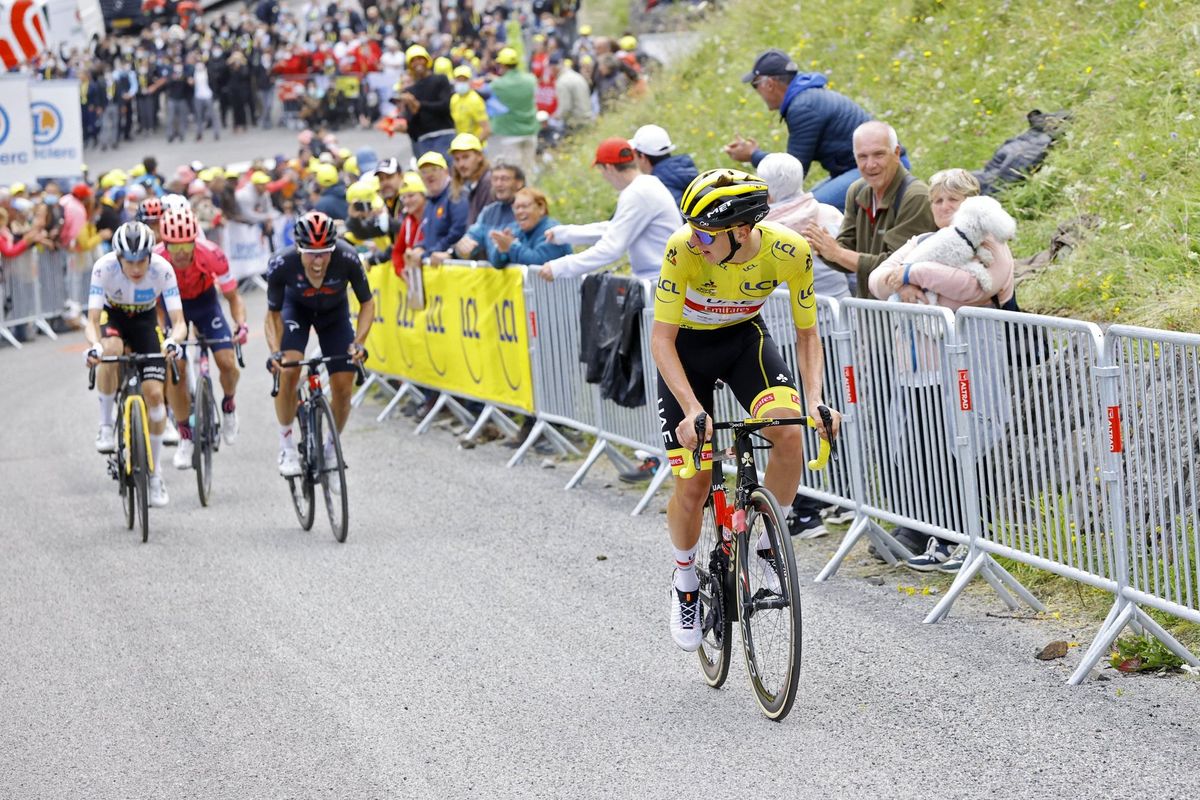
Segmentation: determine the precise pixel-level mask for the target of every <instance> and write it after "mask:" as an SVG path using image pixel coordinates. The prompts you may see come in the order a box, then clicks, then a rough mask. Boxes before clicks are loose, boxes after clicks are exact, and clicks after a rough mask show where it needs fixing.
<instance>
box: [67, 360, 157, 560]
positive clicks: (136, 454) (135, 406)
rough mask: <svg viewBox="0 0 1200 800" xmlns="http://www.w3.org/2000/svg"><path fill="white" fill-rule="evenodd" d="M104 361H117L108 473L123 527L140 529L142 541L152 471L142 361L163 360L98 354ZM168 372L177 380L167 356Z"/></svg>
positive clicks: (146, 535)
mask: <svg viewBox="0 0 1200 800" xmlns="http://www.w3.org/2000/svg"><path fill="white" fill-rule="evenodd" d="M99 360H100V362H101V363H104V364H119V365H120V367H119V369H120V376H119V378H118V380H117V397H116V406H117V408H118V409H119V413H118V414H117V427H116V442H117V447H116V450H114V451H113V453H111V454H110V455H109V457H108V474H109V475H110V476H111V477H112V478H113V480H115V481H116V482H117V490H118V491H119V492H120V494H121V505H122V507H123V508H124V509H125V527H127V528H129V529H130V530H132V529H133V526H134V524H135V523H136V524H138V525H139V526H140V527H141V529H142V541H143V542H146V541H149V539H150V476H151V475H153V474H154V455H153V450H152V449H151V447H150V415H149V413H148V411H147V409H146V400H145V398H143V397H142V371H141V369H140V367H141V365H142V364H145V363H148V362H152V361H164V360H167V359H166V356H163V355H159V354H157V353H156V354H152V355H146V354H142V353H134V354H131V355H123V356H100V359H99ZM167 364H168V366H169V367H170V368H171V376H172V378H174V379H175V380H179V368H178V367H177V366H176V365H175V362H174V361H173V360H167ZM97 366H99V365H98V364H93V365H92V366H91V367H90V368H89V369H88V390H89V391H91V390H92V389H95V388H96V367H97Z"/></svg>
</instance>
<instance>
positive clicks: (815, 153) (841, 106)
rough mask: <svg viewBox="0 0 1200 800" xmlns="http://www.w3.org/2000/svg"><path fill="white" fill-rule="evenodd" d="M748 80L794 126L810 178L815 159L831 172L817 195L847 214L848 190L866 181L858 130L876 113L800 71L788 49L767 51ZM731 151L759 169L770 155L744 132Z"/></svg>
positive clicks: (793, 150)
mask: <svg viewBox="0 0 1200 800" xmlns="http://www.w3.org/2000/svg"><path fill="white" fill-rule="evenodd" d="M742 82H743V83H748V84H750V85H751V86H752V87H753V88H754V90H755V91H756V92H758V96H759V97H761V98H762V101H763V102H764V103H766V105H767V108H769V109H771V110H772V111H776V110H777V111H779V116H780V117H782V118H783V120H784V122H785V123H786V124H787V128H788V143H787V151H788V153H790V154H791V155H793V156H795V157H796V158H797V159H798V160H799V161H800V163H801V164H802V165H803V166H804V174H805V175H808V174H809V168H810V167H811V166H812V162H813V161H816V162H818V163H819V164H820V165H821V166H822V167H824V168H825V171H826V172H828V173H829V178H828V180H825V181H823V182H822V183H820V184H818V185H817V186H815V187H813V189H812V194H813V197H814V198H816V200H817V202H819V203H827V204H828V205H831V206H833V207H834V208H837V209H839V210H840V211H842V212H845V210H846V190H847V189H849V188H850V184H852V183H854V181H856V180H857V179H858V178H860V177H862V175H861V173H860V172H859V171H858V168H857V166H856V165H855V163H854V142H853V139H854V131H855V129H856V128H858V126H859V125H861V124H863V123H864V122H868V121H869V120H870V119H871V115H870V114H868V113H867V112H866V111H865V110H864V109H863V107H862V106H860V105H859V104H858V103H856V102H854V101H853V100H851V99H850V98H848V97H846V96H845V95H843V94H839V93H838V92H835V91H833V90H832V89H826V88H825V84H826V83H828V81H827V79H826V78H825V76H824V75H822V74H821V73H819V72H800V71H799V67H797V66H796V62H794V61H792V59H791V58H790V57H789V56H788V54H787V53H785V52H783V51H782V50H775V49H771V50H767V51H765V52H763V53H762V54H761V55H760V56H759V57H758V59H757V60H756V61H755V62H754V68H753V69H752V70H750V72H747V73H746V74H745V75H743V76H742ZM725 152H726V154H728V155H729V157H730V158H732V159H733V160H734V161H749V162H750V163H751V164H753V165H755V166H758V162H759V161H762V160H763V157H764V156H766V153H765V152H764V151H762V150H760V149H759V148H758V143H757V142H756V141H755V140H754V139H743V138H742V137H741V135H740V134H739V135H737V136H736V137H735V138H734V140H733V141H732V142H730V143H729V144H727V145H725ZM902 152H903V151H902ZM905 165H906V166H907V159H906V161H905Z"/></svg>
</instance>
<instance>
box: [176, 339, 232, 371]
mask: <svg viewBox="0 0 1200 800" xmlns="http://www.w3.org/2000/svg"><path fill="white" fill-rule="evenodd" d="M226 342H232V343H233V353H234V355H235V356H236V357H237V364H238V368H239V369H245V368H246V362H245V361H243V360H242V343H241V342H239V341H238V340H237V339H236V338H235V337H233V336H222V337H221V338H220V339H206V338H204V337H203V336H198V337H196V338H195V339H186V340H184V341H182V342H180V343H179V346H180V347H192V346H199V345H202V344H206V345H210V346H211V345H214V344H225V343H226Z"/></svg>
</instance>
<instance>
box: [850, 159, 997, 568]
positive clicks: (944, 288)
mask: <svg viewBox="0 0 1200 800" xmlns="http://www.w3.org/2000/svg"><path fill="white" fill-rule="evenodd" d="M978 195H979V181H977V180H976V179H975V176H973V175H972V174H971V173H969V172H967V171H966V170H963V169H947V170H942V171H941V172H938V173H936V174H935V175H934V176H933V177H932V178H930V179H929V203H930V206H931V210H932V212H933V219H934V223H935V224H936V225H937V227H938V229H939V231H940V230H945V229H949V228H951V227H952V226H954V227H955V228H957V230H956V231H955V237H956V239H961V240H962V241H964V242H967V243H968V244H969V245H970V246H971V247H972V248H973V249H975V250H976V251H977V255H976V258H975V259H974V260H973V263H969V264H944V263H938V262H936V261H932V260H929V259H928V258H925V259H922V260H917V261H914V259H913V258H912V256H913V255H917V256H918V257H919V256H920V253H918V252H915V251H917V248H918V247H919V246H920V245H921V243H922V241H923V240H927V238H928V237H934V236H938V235H939V234H936V233H934V234H928V233H927V234H922V235H920V236H914V237H913V238H912V239H910V240H909V241H908V242H906V243H905V244H904V245H903V246H902V247H900V248H899V249H898V250H896V252H894V253H893V254H892V255H891V256H890V257H889V258H888V259H887V260H886V261H884V262H883V263H882V264H880V265H879V267H878V268H877V269H876V270H874V271H873V272H872V273H871V274H870V277H869V282H868V285H869V287H870V290H871V294H872V295H874V296H875V297H876V298H878V299H880V300H888V299H891V300H896V301H899V302H904V303H922V304H926V305H936V306H943V307H945V308H948V309H950V310H951V311H955V310H957V309H959V308H961V307H963V306H982V307H1000V306H1003V305H1004V304H1005V303H1006V302H1008V300H1009V299H1010V298H1011V297H1012V296H1013V257H1012V251H1010V250H1009V248H1008V244H1007V242H1005V241H998V240H997V239H996V238H995V237H994V236H992V235H991V234H984V235H980V234H979V232H978V230H977V227H978V226H975V225H967V224H966V223H965V222H964V221H963V220H962V219H961V218H960V224H959V225H957V226H955V225H954V223H955V219H954V216H955V212H957V211H958V210H959V208H960V206H962V204H963V201H965V200H966V199H967V198H969V197H975V196H978ZM987 205H988V207H987V208H986V209H985V212H986V213H987V214H990V215H992V216H993V217H999V216H1000V215H1002V217H1003V218H1002V219H995V220H985V227H986V224H987V223H989V222H993V221H994V222H995V223H996V224H995V226H994V227H995V229H997V230H1005V232H1006V233H1008V234H1009V235H1010V236H1011V232H1012V231H1013V230H1014V229H1015V226H1014V224H1013V223H1012V219H1011V217H1009V216H1008V215H1007V213H1006V212H1004V211H1003V209H1000V208H999V206H998V205H996V206H994V207H992V206H991V204H987ZM972 236H976V237H977V239H976V240H974V241H971V238H972ZM929 250H930V248H929V247H925V248H923V251H924V252H929ZM984 251H986V254H985V255H983V256H982V257H979V255H978V254H983V253H984ZM988 256H990V258H989V257H988ZM947 260H950V259H949V258H947ZM982 262H990V263H987V264H986V266H984V265H983V263H982ZM985 272H986V274H984V273H985ZM997 330H999V329H997ZM999 335H1000V338H999V339H998V341H997V343H996V344H997V346H998V347H1000V348H1003V347H1004V341H1003V332H1002V331H1000V334H999ZM916 345H917V343H916V342H908V343H907V345H906V346H904V347H902V349H904V350H906V351H910V352H911V353H912V354H913V355H914V356H915V355H916V354H917V352H918V347H917V346H916ZM1000 352H1004V350H1003V349H1001V350H1000ZM993 360H994V359H988V358H985V357H984V354H982V353H981V352H980V348H975V349H974V351H973V355H972V372H973V374H974V376H975V381H974V384H975V387H976V392H975V394H976V395H977V396H980V397H981V399H982V396H986V395H988V394H995V393H996V392H995V389H996V387H997V385H999V382H1003V381H1004V380H1005V377H1004V375H1003V374H997V370H996V369H994V368H990V369H989V367H988V363H987V362H989V361H993ZM917 371H918V370H914V372H917ZM920 371H922V372H923V373H924V376H926V377H928V376H940V370H939V368H938V366H937V365H932V364H931V365H928V366H927V368H926V369H924V370H920ZM893 392H894V395H893V398H892V402H891V406H892V410H893V412H894V413H889V417H890V418H891V419H892V421H893V422H894V423H896V424H893V425H892V426H890V427H891V428H892V429H893V431H896V432H902V431H904V430H905V426H904V425H902V424H900V422H901V421H902V420H901V419H900V417H901V416H902V415H904V416H907V415H908V414H911V415H912V416H913V417H914V418H917V419H918V420H920V418H924V417H927V415H930V414H932V415H933V417H934V418H933V419H928V418H926V419H925V420H924V421H925V422H926V423H927V424H930V425H933V426H935V427H934V430H941V429H944V428H943V426H942V422H941V420H940V419H937V417H938V416H940V414H941V413H942V410H943V408H944V404H943V403H942V402H941V399H942V387H941V385H940V384H939V383H937V382H936V378H935V381H934V382H930V381H929V380H910V381H905V380H903V376H901V380H899V381H898V384H897V385H896V386H894V387H893ZM990 405H993V406H995V407H997V408H998V410H997V413H996V414H993V415H991V416H990V417H989V426H988V430H989V431H990V437H989V438H990V439H991V441H992V442H994V441H995V440H996V439H997V438H998V437H999V436H1001V435H1003V433H1004V429H1005V427H1006V426H1007V424H1008V422H1009V421H1010V420H1009V419H1008V414H1007V411H1006V409H1007V406H1005V405H1003V404H990ZM979 411H981V412H983V413H985V414H986V413H987V412H986V411H985V409H983V408H980V409H979ZM906 412H907V413H906ZM913 412H915V413H913ZM898 435H901V436H902V435H903V433H899V434H898ZM915 438H917V439H918V440H920V439H923V438H924V437H915ZM944 444H945V446H946V447H947V449H948V450H949V443H948V442H946V443H944ZM892 445H893V446H894V447H897V449H904V443H902V442H899V441H894V442H892ZM915 446H916V447H919V445H915ZM919 460H922V461H925V462H927V463H929V462H932V461H937V460H939V459H938V458H937V454H930V453H922V454H921V456H920V459H919ZM942 463H951V464H952V463H953V461H952V456H950V457H949V458H946V459H944V460H943V461H942ZM923 477H924V476H923ZM966 555H967V551H966V547H965V546H960V547H959V548H957V549H955V548H954V545H953V543H952V542H949V541H946V540H942V539H938V538H937V537H929V539H928V541H927V543H926V549H925V552H924V553H920V554H918V555H917V556H916V557H915V558H911V559H909V560H908V566H910V567H912V568H913V569H916V570H919V571H923V572H929V571H934V570H938V571H941V572H951V573H952V572H956V571H957V570H958V568H959V567H960V566H961V565H962V562H963V560H964V559H965V558H966Z"/></svg>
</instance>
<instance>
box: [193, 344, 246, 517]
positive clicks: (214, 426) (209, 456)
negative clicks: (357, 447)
mask: <svg viewBox="0 0 1200 800" xmlns="http://www.w3.org/2000/svg"><path fill="white" fill-rule="evenodd" d="M192 329H193V330H194V331H195V337H196V338H194V339H189V340H188V341H186V342H180V344H181V345H182V346H184V347H185V348H187V347H194V348H196V357H195V358H187V373H188V374H187V380H188V395H189V397H190V398H191V408H192V413H191V416H190V422H191V425H192V445H193V449H192V469H194V470H195V471H196V491H197V493H198V494H199V495H200V505H202V506H207V505H208V501H209V498H211V497H212V460H213V453H215V452H217V451H219V450H220V449H221V409H220V408H218V407H217V400H216V395H215V394H213V384H212V378H211V377H210V376H209V366H208V362H209V356H210V355H211V352H212V345H214V344H223V343H225V342H232V343H233V349H234V352H235V353H236V355H237V363H238V366H239V367H241V368H242V369H245V368H246V362H244V361H243V360H242V345H241V342H239V341H238V340H237V339H233V338H230V337H228V336H226V337H223V338H220V339H206V338H204V334H202V333H200V331H199V330H198V329H196V327H195V326H192ZM184 352H185V354H186V352H187V351H186V349H185V350H184ZM184 357H185V358H186V356H184Z"/></svg>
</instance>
